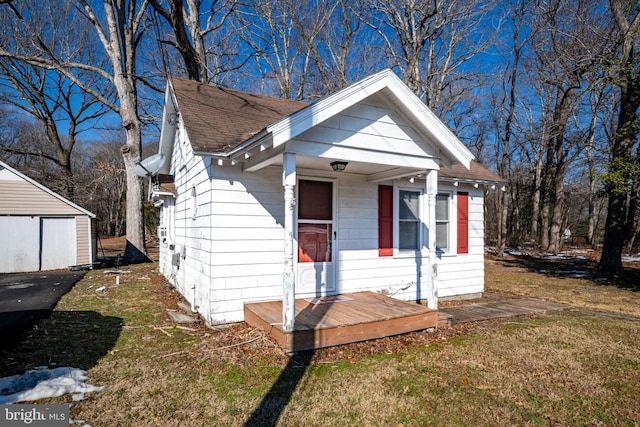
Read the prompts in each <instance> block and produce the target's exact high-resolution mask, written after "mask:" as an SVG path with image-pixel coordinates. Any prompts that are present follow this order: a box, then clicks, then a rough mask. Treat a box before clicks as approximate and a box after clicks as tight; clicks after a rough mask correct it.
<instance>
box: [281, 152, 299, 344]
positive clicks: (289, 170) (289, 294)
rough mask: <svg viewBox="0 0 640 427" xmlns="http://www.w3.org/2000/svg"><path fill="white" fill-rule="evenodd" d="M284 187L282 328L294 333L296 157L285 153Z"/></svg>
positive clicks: (283, 167)
mask: <svg viewBox="0 0 640 427" xmlns="http://www.w3.org/2000/svg"><path fill="white" fill-rule="evenodd" d="M282 185H283V186H284V274H283V278H282V291H283V292H282V327H283V328H284V331H285V332H292V331H293V330H294V328H295V323H296V307H295V298H296V297H295V295H296V292H295V289H296V277H295V274H294V271H293V222H294V218H293V213H294V211H295V206H296V200H295V193H294V188H295V185H296V155H295V154H292V153H284V155H283V163H282Z"/></svg>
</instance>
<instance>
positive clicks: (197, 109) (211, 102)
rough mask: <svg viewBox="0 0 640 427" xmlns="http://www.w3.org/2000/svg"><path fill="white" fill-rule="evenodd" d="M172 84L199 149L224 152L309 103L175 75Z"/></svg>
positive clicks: (189, 130)
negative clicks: (195, 80)
mask: <svg viewBox="0 0 640 427" xmlns="http://www.w3.org/2000/svg"><path fill="white" fill-rule="evenodd" d="M171 85H172V87H173V91H174V93H175V96H176V99H177V101H178V109H179V110H180V114H181V115H182V120H183V122H184V126H185V128H186V130H187V134H188V135H189V141H190V142H191V144H192V146H193V150H194V151H195V152H199V153H224V152H227V151H229V150H231V149H232V148H234V147H235V146H237V145H238V144H241V143H242V142H244V141H246V140H247V139H249V138H251V137H252V136H253V135H255V134H257V133H259V132H260V131H262V130H264V129H265V128H266V127H267V126H268V125H270V124H273V123H275V122H277V121H279V120H280V119H283V118H285V117H287V116H289V115H291V114H293V113H295V112H296V111H299V110H301V109H303V108H304V107H306V106H307V105H308V104H307V103H304V102H298V101H291V100H288V99H281V98H273V97H269V96H263V95H255V94H251V93H247V92H242V91H239V90H233V89H227V88H223V87H219V86H212V85H208V84H204V83H199V82H194V81H191V80H184V79H178V78H172V79H171Z"/></svg>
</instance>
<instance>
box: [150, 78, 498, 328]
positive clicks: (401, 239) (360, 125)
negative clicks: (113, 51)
mask: <svg viewBox="0 0 640 427" xmlns="http://www.w3.org/2000/svg"><path fill="white" fill-rule="evenodd" d="M159 155H162V156H164V158H165V159H166V161H165V162H164V164H163V166H162V168H161V169H160V170H159V174H158V175H157V178H156V180H155V185H153V186H152V193H151V196H152V198H153V199H154V200H155V201H156V205H157V206H161V223H160V231H159V233H160V238H161V243H160V261H159V269H160V272H161V273H162V274H163V275H164V276H165V277H166V278H167V279H168V280H169V281H170V282H171V283H172V284H173V285H174V286H175V287H176V288H177V289H178V290H179V291H180V292H181V293H182V295H183V296H184V297H185V298H186V299H187V300H188V301H189V302H190V304H191V305H192V308H193V309H195V310H197V311H198V312H199V313H201V314H202V316H203V317H204V319H205V320H206V321H207V322H209V323H221V322H235V321H242V320H243V305H244V304H245V303H248V302H255V301H267V300H282V301H283V302H284V303H283V324H284V325H285V327H288V328H291V327H292V326H293V322H294V318H293V317H294V315H293V308H292V305H293V300H294V298H300V297H310V296H325V295H326V296H330V295H338V294H346V293H355V292H359V291H374V292H378V293H384V294H386V295H391V296H393V297H395V298H398V299H402V300H408V301H418V300H421V301H427V304H428V307H429V308H437V305H438V299H439V298H444V297H452V296H461V295H476V294H481V293H482V292H483V290H484V258H483V256H484V235H483V234H484V226H483V212H484V208H483V187H484V186H489V185H496V184H497V185H501V184H502V182H503V181H502V179H500V178H499V177H498V176H496V175H495V174H493V173H491V172H489V171H488V170H487V169H485V168H483V167H482V166H480V165H479V164H477V163H475V162H473V155H472V154H471V152H469V150H468V149H467V148H466V147H465V146H464V145H463V144H462V143H461V142H460V141H459V140H458V139H457V138H456V136H455V135H454V134H453V133H452V132H451V131H450V130H449V129H448V128H447V127H446V126H445V125H444V124H443V123H442V122H441V121H440V120H439V119H438V118H437V117H436V116H435V115H434V114H433V112H432V111H431V110H429V108H427V107H426V105H425V104H424V103H423V102H422V101H421V100H420V99H419V98H418V97H416V96H415V95H414V94H413V93H412V92H411V90H409V88H408V87H407V86H406V85H405V84H404V83H403V82H402V81H401V80H400V79H399V78H398V77H397V76H396V75H395V74H394V73H393V72H392V71H391V70H384V71H381V72H379V73H377V74H374V75H372V76H370V77H368V78H365V79H364V80H362V81H359V82H357V83H355V84H353V85H351V86H349V87H347V88H346V89H344V90H341V91H340V92H337V93H335V94H333V95H331V96H328V97H326V98H324V99H322V100H320V101H318V102H316V103H313V104H306V103H301V102H293V101H289V100H283V99H278V98H271V97H265V96H260V95H254V94H250V93H245V92H240V91H237V90H231V89H227V88H222V87H215V86H211V85H205V84H201V83H197V82H192V81H186V80H181V79H171V80H170V81H169V82H168V85H167V90H166V94H165V107H164V113H163V123H162V132H161V137H160V148H159Z"/></svg>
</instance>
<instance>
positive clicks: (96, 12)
mask: <svg viewBox="0 0 640 427" xmlns="http://www.w3.org/2000/svg"><path fill="white" fill-rule="evenodd" d="M54 4H57V2H54ZM75 4H76V6H77V10H78V12H79V13H80V16H81V17H82V21H83V22H84V23H86V24H88V25H90V28H92V29H93V31H94V32H95V35H96V38H97V39H98V40H99V43H96V44H94V45H93V46H91V47H90V49H100V50H101V51H103V52H104V53H105V55H106V56H107V58H108V62H109V66H104V67H102V66H96V65H95V64H91V63H88V61H66V60H65V58H61V57H59V56H58V55H56V53H55V51H54V50H52V49H51V46H50V45H49V44H48V43H47V41H46V40H45V39H43V37H42V34H40V32H38V30H37V28H34V27H33V26H32V24H31V22H30V17H31V15H30V13H29V11H30V8H31V7H33V4H31V3H29V2H21V1H18V0H16V1H14V2H10V3H8V4H7V5H5V6H3V7H6V8H9V10H10V11H11V12H12V13H13V15H14V17H15V27H12V28H15V31H25V32H27V33H28V34H29V36H30V37H31V38H32V39H33V44H34V46H35V47H36V48H37V50H38V52H37V53H34V52H30V53H27V54H25V53H23V52H16V51H11V50H8V49H7V48H6V47H3V48H2V49H0V57H4V58H11V59H13V60H19V61H24V62H26V63H28V64H31V65H34V66H38V67H41V68H45V69H55V70H57V71H58V72H60V73H61V74H63V75H64V76H65V77H66V78H68V79H69V80H71V81H72V82H73V83H74V84H76V85H78V86H79V87H80V88H82V90H83V91H85V92H87V93H88V94H90V95H92V96H94V97H95V98H96V99H99V100H100V101H101V102H102V103H104V104H105V105H106V106H107V107H108V108H109V109H111V110H112V111H114V112H116V113H117V114H119V115H120V118H121V122H122V127H123V129H124V132H125V136H126V142H125V144H124V145H123V146H122V147H121V154H122V157H123V159H124V165H125V170H126V172H127V199H126V204H127V243H128V244H127V251H126V253H125V259H127V260H128V261H131V262H135V261H140V260H143V259H146V258H147V257H146V246H145V238H144V221H143V191H142V180H141V179H140V178H139V177H137V176H136V174H135V171H134V169H135V166H136V161H138V159H139V158H140V154H141V147H142V139H141V135H142V134H141V120H140V116H139V112H138V89H137V83H138V81H139V80H140V79H141V78H142V77H141V76H139V75H138V73H137V61H136V54H137V51H138V46H139V44H140V42H141V40H142V36H143V31H144V29H145V17H146V9H147V5H148V3H147V0H143V1H141V2H139V1H137V0H103V1H102V6H99V3H97V2H89V1H88V0H75ZM24 12H26V13H24ZM78 24H79V23H78V22H67V26H68V27H69V28H70V27H73V26H74V25H78ZM76 70H84V71H86V72H89V73H93V74H96V75H98V76H100V77H101V78H102V79H104V81H105V82H108V84H109V85H111V87H112V88H113V90H114V92H115V93H116V97H117V102H114V101H112V100H111V99H109V98H106V97H105V96H104V95H103V93H102V92H101V91H100V90H99V89H98V88H96V87H95V86H94V85H92V84H91V83H88V82H87V81H85V80H82V79H80V78H79V77H78V75H77V74H76V73H75V72H74V71H76ZM92 82H93V80H92Z"/></svg>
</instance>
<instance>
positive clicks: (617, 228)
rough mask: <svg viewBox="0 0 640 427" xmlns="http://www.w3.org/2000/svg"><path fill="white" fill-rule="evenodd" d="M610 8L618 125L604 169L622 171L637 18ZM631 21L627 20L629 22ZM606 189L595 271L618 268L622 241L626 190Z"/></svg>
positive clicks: (631, 139)
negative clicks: (616, 54) (617, 52)
mask: <svg viewBox="0 0 640 427" xmlns="http://www.w3.org/2000/svg"><path fill="white" fill-rule="evenodd" d="M609 4H610V6H611V11H612V12H613V15H614V17H615V20H616V24H617V26H618V30H619V33H620V41H621V44H622V52H621V57H620V60H619V61H618V62H619V64H620V73H619V76H618V80H617V81H618V87H619V88H620V113H619V114H618V125H617V128H616V134H615V136H614V138H613V144H612V149H611V162H610V163H609V172H608V173H610V174H611V173H622V174H623V175H624V172H621V171H620V170H619V168H620V167H621V163H624V162H628V161H629V159H631V154H632V152H633V147H634V146H635V145H636V142H637V138H638V130H639V129H638V128H639V127H640V123H638V116H637V111H638V107H640V75H638V73H637V57H636V55H637V53H636V49H635V48H636V46H634V44H635V37H636V33H637V31H638V26H639V22H640V20H639V19H638V15H637V13H638V12H637V10H636V11H635V12H634V13H636V16H635V17H632V19H631V20H628V19H627V17H626V16H625V14H624V13H625V10H628V9H625V5H624V4H623V2H622V1H620V0H610V1H609ZM630 22H631V24H630ZM607 190H608V195H609V204H608V210H607V221H606V224H605V230H604V240H603V242H602V256H601V257H600V262H599V263H598V271H600V272H601V273H606V274H611V273H617V272H620V271H622V269H623V268H622V245H623V241H624V231H625V222H626V199H627V195H628V191H624V189H621V188H615V186H610V188H608V189H607Z"/></svg>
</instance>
